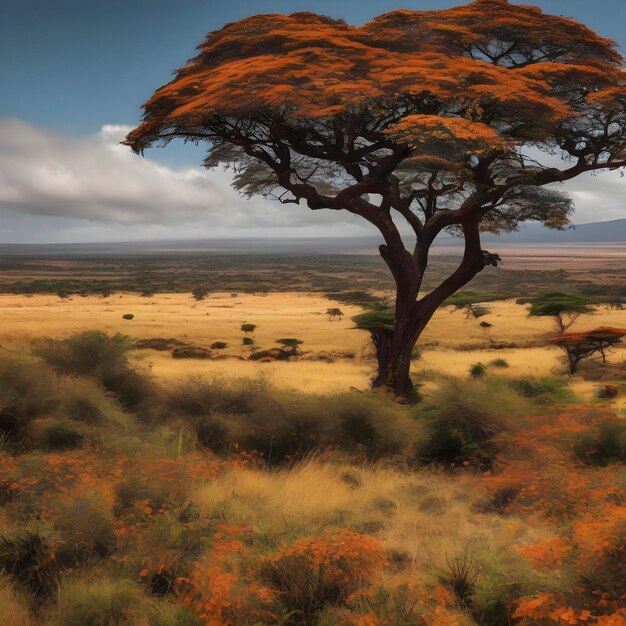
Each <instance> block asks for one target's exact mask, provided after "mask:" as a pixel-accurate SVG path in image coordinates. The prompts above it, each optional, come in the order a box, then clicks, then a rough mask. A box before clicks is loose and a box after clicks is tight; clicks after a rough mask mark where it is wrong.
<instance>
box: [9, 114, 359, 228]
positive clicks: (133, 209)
mask: <svg viewBox="0 0 626 626" xmlns="http://www.w3.org/2000/svg"><path fill="white" fill-rule="evenodd" d="M130 129H131V127H129V126H125V125H121V124H107V125H105V126H103V127H102V129H101V130H100V131H99V132H98V133H96V134H94V135H90V136H87V137H78V138H76V137H68V136H66V135H63V134H61V133H58V132H53V131H50V130H44V129H40V128H36V127H33V126H31V125H30V124H27V123H26V122H24V121H21V120H17V119H4V120H0V208H5V209H10V210H11V211H12V212H15V211H18V212H21V213H27V214H30V215H39V216H56V217H63V218H73V219H77V218H78V219H80V220H88V221H89V222H96V223H108V224H111V223H113V224H120V225H124V227H125V228H128V229H129V230H131V231H133V232H136V233H137V234H140V233H141V232H142V231H141V229H138V228H137V227H138V226H139V225H146V230H148V231H150V232H155V231H156V232H168V231H172V232H171V234H172V235H173V236H176V235H177V234H178V233H181V234H182V233H185V235H187V236H189V234H195V235H196V236H208V235H211V234H212V233H218V234H223V233H225V232H231V234H233V235H237V234H240V233H241V231H242V230H243V231H250V230H252V231H253V232H254V231H256V230H258V229H261V230H263V229H275V228H276V227H282V228H295V229H299V228H300V227H302V226H303V225H306V224H311V223H313V224H319V223H320V222H322V223H323V222H325V221H326V220H323V219H322V220H320V219H319V218H317V217H314V216H312V215H311V213H312V212H311V211H308V210H307V209H306V208H304V207H301V208H299V207H295V206H289V207H285V206H283V205H280V204H278V203H275V202H270V201H267V200H264V199H262V198H257V199H253V200H247V199H245V198H241V197H240V196H239V195H238V194H237V193H236V192H235V191H234V190H233V189H231V187H230V180H231V179H230V176H229V174H228V173H225V172H221V171H213V172H208V171H206V170H204V169H203V168H200V167H184V168H179V169H176V168H173V167H168V166H166V165H163V164H161V163H158V162H156V161H154V160H153V159H150V158H146V157H140V156H137V155H136V154H133V153H132V152H131V150H130V149H129V148H128V147H126V146H122V145H120V143H119V142H120V141H121V140H122V139H124V137H125V136H126V134H127V133H128V131H129V130H130ZM336 217H337V216H336V214H335V219H336ZM342 217H343V216H342ZM346 217H348V218H349V217H350V216H348V215H346ZM347 221H349V219H348V220H347ZM335 223H336V222H335ZM344 224H345V222H344ZM162 227H166V228H162ZM198 229H200V230H198ZM87 230H88V231H90V232H92V231H93V229H92V228H89V229H87Z"/></svg>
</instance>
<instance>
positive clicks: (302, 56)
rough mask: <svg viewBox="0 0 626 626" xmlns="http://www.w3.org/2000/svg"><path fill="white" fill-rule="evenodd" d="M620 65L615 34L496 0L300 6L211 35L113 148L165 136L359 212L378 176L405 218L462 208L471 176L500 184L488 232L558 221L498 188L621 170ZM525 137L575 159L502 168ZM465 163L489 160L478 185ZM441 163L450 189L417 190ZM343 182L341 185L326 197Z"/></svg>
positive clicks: (248, 174) (263, 188)
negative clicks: (345, 14)
mask: <svg viewBox="0 0 626 626" xmlns="http://www.w3.org/2000/svg"><path fill="white" fill-rule="evenodd" d="M621 62H622V59H621V56H620V55H619V54H618V52H617V51H616V49H615V45H614V43H613V42H612V41H610V40H608V39H605V38H603V37H600V36H599V35H597V34H595V33H594V32H593V31H591V30H590V29H588V28H587V27H585V26H584V25H582V24H579V23H577V22H574V21H573V20H570V19H566V18H562V17H557V16H552V15H546V14H544V13H542V12H541V11H540V10H539V9H538V8H535V7H530V6H520V5H512V4H509V3H508V2H506V0H475V1H474V2H470V3H469V4H467V5H464V6H460V7H457V8H453V9H447V10H438V11H409V10H404V9H402V10H396V11H391V12H389V13H386V14H384V15H381V16H379V17H377V18H375V19H373V20H372V21H371V22H369V23H367V24H364V25H362V26H351V25H348V24H346V23H345V22H343V21H341V20H334V19H331V18H329V17H324V16H320V15H316V14H314V13H294V14H292V15H281V14H270V15H255V16H252V17H249V18H246V19H243V20H240V21H238V22H235V23H231V24H228V25H226V26H225V27H224V28H222V29H221V30H218V31H216V32H212V33H209V35H208V36H207V38H206V40H205V41H204V43H203V44H202V45H201V46H200V47H199V53H198V55H197V56H196V57H195V58H193V59H192V60H190V61H189V63H188V64H187V65H186V66H185V67H183V68H182V69H180V70H178V72H177V73H176V76H175V78H174V79H173V80H172V81H171V82H170V83H168V84H167V85H165V86H163V87H161V88H160V89H158V90H157V91H156V92H155V94H154V95H153V96H152V98H151V99H150V100H149V101H148V102H147V103H146V104H145V105H144V108H145V115H144V121H143V123H142V124H141V125H140V126H139V127H138V128H137V129H135V130H134V131H132V132H131V133H130V134H129V136H128V140H127V143H128V144H129V145H130V146H132V148H133V149H134V150H136V151H140V150H142V149H143V148H146V147H148V146H150V145H152V144H154V143H155V142H167V141H169V140H171V139H172V138H175V137H182V138H184V139H186V140H192V141H200V140H207V141H208V142H209V144H210V145H211V147H210V152H209V157H208V158H207V161H206V163H207V165H209V166H215V165H217V164H219V163H222V164H224V163H226V164H231V165H233V166H234V167H235V169H236V171H237V172H238V177H237V179H236V181H235V183H236V186H238V187H239V188H240V189H242V190H243V191H244V192H245V193H247V194H250V195H251V194H253V193H265V194H267V193H269V192H270V191H271V189H273V188H276V187H280V186H282V187H283V188H286V189H287V190H288V191H289V193H290V196H289V199H288V201H293V199H294V198H293V197H295V199H296V200H297V199H301V198H305V199H306V200H307V201H308V203H309V206H310V207H311V208H344V209H345V208H347V209H348V210H351V211H352V212H357V213H359V214H365V213H366V211H365V210H363V209H360V210H359V209H357V208H356V207H354V206H349V205H350V200H354V199H355V198H358V197H362V196H363V193H371V192H375V193H379V194H384V191H385V188H387V189H389V187H390V182H391V186H392V187H395V189H393V190H392V191H393V192H394V198H393V199H392V200H391V201H390V203H391V205H392V207H393V208H395V209H397V210H398V211H400V212H401V213H403V214H404V216H405V217H407V209H410V210H411V211H414V210H415V209H418V211H419V210H421V211H423V212H424V213H425V215H424V217H425V218H426V221H427V220H428V219H429V218H430V217H431V216H432V213H434V212H435V211H436V209H437V202H436V201H437V200H439V201H440V204H441V203H442V202H441V201H442V200H443V201H449V200H451V199H452V198H453V197H454V199H455V200H456V201H457V202H458V203H459V204H461V203H462V201H463V200H464V199H466V198H467V195H468V194H469V193H470V192H471V191H472V190H474V191H475V188H476V187H477V186H478V183H479V182H480V183H482V184H483V185H486V186H492V187H493V186H494V185H500V186H502V187H503V192H502V193H500V194H499V195H498V197H497V201H500V203H499V206H501V207H503V208H502V209H501V210H500V211H499V215H500V219H499V220H493V219H492V220H491V222H490V224H489V227H488V229H489V230H497V228H498V226H499V227H501V228H505V229H506V228H514V227H515V226H516V223H517V221H518V220H517V219H516V217H515V216H514V215H513V214H515V213H516V211H517V213H518V214H519V215H518V216H517V217H519V218H520V219H539V220H541V221H543V222H544V223H545V224H546V225H547V226H549V227H556V228H559V227H562V225H563V224H564V223H566V222H567V213H568V208H567V207H564V206H559V207H557V208H555V209H554V210H553V214H552V215H550V216H548V215H546V210H545V207H543V210H538V209H537V207H538V206H540V205H542V204H546V203H548V201H549V199H546V198H539V197H538V196H534V197H532V198H530V199H528V198H527V197H525V198H524V201H523V204H525V206H524V209H525V210H522V209H520V206H519V204H520V202H519V201H520V196H519V193H518V191H516V192H515V193H513V196H515V201H514V202H513V205H514V206H512V207H511V206H509V205H508V204H507V202H506V199H505V198H503V196H504V195H506V194H505V193H504V191H505V190H510V189H513V188H516V189H518V188H519V187H520V183H521V180H522V178H521V176H522V174H523V176H524V183H525V185H526V186H528V185H544V184H546V183H549V182H555V181H556V180H567V179H568V178H571V177H573V176H575V175H577V174H579V173H581V172H582V171H585V170H587V169H600V168H601V167H618V166H619V165H618V164H621V165H623V164H624V163H626V150H625V147H626V138H625V137H626V112H625V111H626V73H625V72H624V71H623V70H622V68H621ZM607 124H608V125H607ZM601 128H604V129H605V131H604V132H603V131H601V130H599V129H601ZM529 144H535V145H537V146H539V147H540V148H543V149H549V150H553V149H554V148H561V149H562V150H564V151H565V152H566V153H569V154H570V155H571V156H573V157H574V158H575V159H578V164H577V165H576V166H575V167H574V168H570V169H568V170H567V171H566V172H558V173H557V172H556V171H555V170H554V169H551V170H550V173H548V172H547V171H546V170H547V169H548V168H541V167H537V165H536V164H535V163H531V161H525V160H524V159H523V158H522V157H519V156H517V157H516V161H515V157H514V154H515V152H514V149H515V148H516V147H519V146H522V145H529ZM227 146H228V147H227ZM390 151H391V153H392V154H390V153H389V152H390ZM250 158H251V159H250ZM472 159H473V160H472ZM477 159H478V160H482V161H483V162H484V163H488V164H489V166H490V167H491V168H492V169H491V171H490V172H489V174H490V175H489V176H486V175H485V174H486V173H485V172H481V174H480V180H479V181H476V180H472V179H476V178H477V169H478V166H479V163H477V161H476V160H477ZM255 160H256V163H254V162H252V161H255ZM320 162H325V163H326V165H321V166H320ZM497 165H500V166H501V167H500V168H499V169H498V171H497V172H496V169H497V168H496V166H497ZM504 165H505V166H506V167H505V169H506V172H507V174H508V177H507V178H506V179H504V180H503V179H502V177H501V174H502V171H503V169H502V166H504ZM460 170H464V171H463V173H460ZM446 171H447V172H448V177H450V176H452V179H453V180H454V185H453V186H452V187H450V185H449V184H447V183H449V180H445V181H444V180H443V177H442V178H441V179H440V181H439V180H436V181H435V182H441V183H443V184H442V185H441V187H439V186H438V185H431V186H430V188H429V189H423V188H422V186H425V183H424V180H423V179H419V174H420V172H422V173H424V174H426V173H428V174H429V175H432V174H433V173H438V172H444V173H445V172H446ZM450 172H456V174H454V175H450ZM392 173H393V174H394V176H395V180H394V181H390V180H389V176H390V175H391V174H392ZM497 174H499V175H500V176H498V175H497ZM530 174H532V175H533V177H530ZM540 174H541V175H540ZM346 175H347V178H346ZM416 176H417V178H418V179H416ZM364 179H368V182H369V185H366V184H365V181H364ZM459 179H462V180H459ZM468 179H469V181H468ZM333 183H334V187H333ZM354 183H357V184H358V185H355V184H354ZM503 183H505V184H503ZM514 183H515V184H514ZM346 186H349V187H350V188H354V193H353V194H350V197H348V194H346V193H343V194H342V195H341V196H339V193H340V192H341V191H342V190H344V189H345V187H346ZM357 187H358V189H357ZM332 190H334V191H335V192H336V193H337V195H335V196H334V197H333V196H332V195H331V194H330V191H332ZM551 193H552V195H553V196H555V195H556V192H551ZM516 194H517V195H516ZM526 195H527V194H526ZM338 196H339V197H338ZM281 199H284V196H281ZM433 199H434V200H435V201H434V202H433ZM489 201H490V202H491V203H492V208H495V207H494V206H493V204H494V199H493V198H489ZM403 203H404V204H403ZM352 204H355V203H354V202H353V203H352ZM552 204H554V205H556V204H559V203H558V202H553V203H552ZM416 205H419V206H416ZM529 207H530V208H529ZM483 208H484V205H483ZM570 208H571V207H570ZM477 210H478V209H477ZM367 219H369V221H375V220H374V216H372V215H369V216H367ZM407 219H408V220H409V222H411V225H412V226H413V227H414V228H415V229H416V230H419V229H418V228H417V226H418V224H417V220H415V219H411V218H410V217H407ZM446 221H447V222H451V223H457V224H460V223H462V220H461V216H460V215H459V216H458V219H456V220H455V219H454V218H452V217H451V216H450V217H449V218H448V220H446ZM495 222H498V225H495ZM450 225H451V224H450V223H445V224H443V225H442V226H440V227H438V228H441V227H447V226H450ZM435 234H436V233H435Z"/></svg>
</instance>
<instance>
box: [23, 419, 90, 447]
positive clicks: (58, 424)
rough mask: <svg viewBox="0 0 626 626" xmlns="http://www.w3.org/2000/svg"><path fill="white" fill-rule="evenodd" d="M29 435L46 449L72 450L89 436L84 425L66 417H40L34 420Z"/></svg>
mask: <svg viewBox="0 0 626 626" xmlns="http://www.w3.org/2000/svg"><path fill="white" fill-rule="evenodd" d="M29 436H30V438H31V440H32V441H33V443H34V444H35V445H36V447H38V448H42V449H44V450H71V449H72V448H77V447H79V446H80V445H81V444H82V443H83V442H84V441H85V439H86V438H87V433H86V429H85V427H84V426H83V425H81V424H79V423H76V422H73V421H71V420H68V419H64V418H46V419H38V420H35V421H33V422H32V424H31V426H30V429H29Z"/></svg>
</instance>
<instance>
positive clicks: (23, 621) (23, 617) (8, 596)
mask: <svg viewBox="0 0 626 626" xmlns="http://www.w3.org/2000/svg"><path fill="white" fill-rule="evenodd" d="M0 624H2V626H35V622H34V621H33V619H32V617H31V615H30V612H29V611H28V608H27V603H26V602H25V600H23V599H22V597H21V596H20V595H18V593H17V592H16V591H15V590H14V589H13V586H12V585H11V584H10V583H9V582H8V581H7V580H5V579H2V578H0Z"/></svg>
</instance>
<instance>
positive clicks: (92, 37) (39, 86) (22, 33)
mask: <svg viewBox="0 0 626 626" xmlns="http://www.w3.org/2000/svg"><path fill="white" fill-rule="evenodd" d="M459 3H460V2H459V1H456V2H455V1H449V0H403V1H402V2H401V3H399V2H395V1H392V0H369V1H368V2H363V0H340V1H339V2H337V0H228V2H224V1H222V0H219V1H218V0H183V1H181V0H107V2H90V1H88V2H86V1H85V0H54V1H51V0H1V2H0V243H22V242H23V243H28V242H32V243H43V242H78V241H83V242H84V241H124V240H131V241H132V240H139V239H164V238H168V239H169V238H205V237H206V238H211V237H229V236H236V237H242V236H256V237H259V236H261V237H263V236H268V237H276V236H284V237H290V236H303V237H304V236H316V235H328V234H329V233H332V234H333V235H347V234H368V233H369V231H368V229H367V227H366V226H364V225H363V224H361V222H360V221H358V220H351V219H350V216H345V217H344V216H341V215H338V214H337V213H335V212H328V213H327V212H324V211H316V212H312V211H308V210H306V209H304V208H300V207H296V206H282V205H279V204H276V203H273V202H270V201H266V200H263V199H253V200H246V199H242V198H240V197H239V196H238V195H237V194H236V193H235V192H234V191H232V190H231V189H230V186H229V177H228V174H227V173H224V172H206V171H204V170H202V169H201V168H200V167H199V166H198V164H199V163H200V161H201V159H202V150H201V149H199V148H196V147H193V146H185V145H182V144H180V145H179V144H171V145H170V146H168V147H167V148H166V149H161V150H159V149H156V150H150V151H148V152H146V155H145V156H144V157H143V158H141V157H138V156H136V155H134V154H132V153H130V151H129V150H128V149H127V148H125V147H123V146H120V145H119V141H120V140H121V139H122V138H123V137H124V136H125V134H126V133H127V132H128V130H129V129H130V128H132V127H133V126H135V125H136V124H137V123H138V122H139V117H140V113H141V112H140V109H139V105H141V103H143V102H144V101H145V100H147V99H148V97H149V96H150V94H151V93H152V92H153V91H154V89H155V88H157V87H159V86H160V85H161V84H163V83H165V82H167V81H168V80H169V78H170V76H171V72H172V71H173V70H174V69H176V68H177V67H180V66H182V65H184V63H185V61H186V60H187V59H188V58H190V57H191V56H193V55H194V48H195V46H196V45H197V44H198V43H200V42H201V41H202V39H203V37H204V35H205V34H206V32H207V31H210V30H215V29H217V28H220V27H221V26H222V25H223V24H225V23H227V22H231V21H233V20H237V19H240V18H242V17H245V16H247V15H251V14H254V13H271V12H293V11H301V10H315V11H316V12H318V13H325V14H327V15H331V16H333V17H341V18H344V19H346V20H347V21H348V22H350V23H353V24H359V23H362V22H364V21H367V20H368V19H370V18H371V17H373V16H374V15H376V14H378V13H381V12H384V11H389V10H392V9H394V8H398V7H405V8H409V9H416V10H419V9H426V8H445V7H450V6H454V5H456V4H459ZM526 3H531V0H526ZM534 3H535V4H539V5H540V6H541V7H542V8H543V9H544V10H546V11H549V12H552V13H557V14H562V15H568V16H571V17H573V18H575V19H577V20H580V21H583V22H585V23H586V24H588V25H589V26H591V27H592V28H593V29H595V30H596V31H598V32H599V33H601V34H602V35H604V36H607V37H611V38H613V39H615V40H617V41H618V42H619V43H620V45H621V46H622V47H623V48H625V49H626V2H624V0H595V1H594V2H590V1H589V0H535V2H534ZM625 181H626V179H622V178H620V175H619V173H610V174H604V175H603V179H602V184H598V182H599V181H598V179H597V178H592V177H588V178H581V179H578V180H576V181H573V182H571V183H569V184H568V185H567V186H566V188H565V189H566V190H567V191H568V192H569V193H570V194H571V195H572V196H573V197H574V199H575V201H576V204H577V207H578V208H577V213H576V216H575V220H574V221H575V222H577V223H584V222H590V221H600V220H609V219H616V218H619V217H626V200H625V199H624V198H626V193H625V192H626V182H625Z"/></svg>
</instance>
